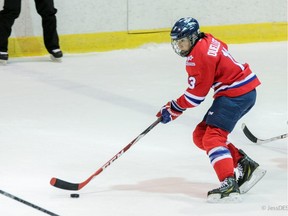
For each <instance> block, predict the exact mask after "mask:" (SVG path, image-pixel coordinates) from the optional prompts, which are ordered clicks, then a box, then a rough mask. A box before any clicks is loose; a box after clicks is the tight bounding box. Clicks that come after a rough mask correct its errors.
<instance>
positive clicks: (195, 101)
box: [184, 91, 205, 107]
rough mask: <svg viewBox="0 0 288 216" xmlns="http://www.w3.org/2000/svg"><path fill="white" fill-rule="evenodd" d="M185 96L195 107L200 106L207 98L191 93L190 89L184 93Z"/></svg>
mask: <svg viewBox="0 0 288 216" xmlns="http://www.w3.org/2000/svg"><path fill="white" fill-rule="evenodd" d="M184 97H185V99H186V101H187V102H188V103H189V104H191V105H192V106H194V107H196V106H198V105H199V104H200V103H201V102H202V101H204V99H205V97H199V96H196V95H193V94H191V93H189V92H188V91H186V92H185V93H184Z"/></svg>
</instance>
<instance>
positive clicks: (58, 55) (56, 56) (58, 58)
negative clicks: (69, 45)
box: [49, 49, 63, 62]
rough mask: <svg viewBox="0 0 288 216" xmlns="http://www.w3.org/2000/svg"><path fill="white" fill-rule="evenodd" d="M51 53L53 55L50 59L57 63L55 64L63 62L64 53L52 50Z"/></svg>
mask: <svg viewBox="0 0 288 216" xmlns="http://www.w3.org/2000/svg"><path fill="white" fill-rule="evenodd" d="M49 53H50V54H51V55H50V58H51V60H52V61H55V62H61V61H62V57H63V53H62V51H61V50H60V49H54V50H51V51H49Z"/></svg>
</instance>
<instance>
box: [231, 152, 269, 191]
mask: <svg viewBox="0 0 288 216" xmlns="http://www.w3.org/2000/svg"><path fill="white" fill-rule="evenodd" d="M239 152H240V154H242V155H243V158H241V159H240V160H239V161H238V166H237V169H238V172H239V177H238V179H237V183H238V186H239V189H240V193H241V194H243V193H246V192H247V191H249V190H250V189H251V188H252V187H253V186H254V185H255V184H256V183H257V182H258V181H260V180H261V179H262V178H263V176H264V175H265V173H266V170H263V169H261V168H260V167H259V164H258V163H256V162H255V161H253V160H252V159H251V158H249V157H248V156H247V155H246V154H245V152H244V151H243V150H241V149H239Z"/></svg>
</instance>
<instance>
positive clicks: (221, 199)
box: [207, 177, 242, 203]
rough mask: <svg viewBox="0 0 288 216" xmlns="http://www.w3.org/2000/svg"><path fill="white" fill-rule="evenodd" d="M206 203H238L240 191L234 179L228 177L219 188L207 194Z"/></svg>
mask: <svg viewBox="0 0 288 216" xmlns="http://www.w3.org/2000/svg"><path fill="white" fill-rule="evenodd" d="M207 201H208V202H210V203H225V202H229V203H231V202H232V203H234V202H235V203H238V202H241V201H242V199H241V197H240V191H239V187H238V184H237V182H236V179H235V178H234V177H228V178H226V179H225V180H224V181H223V182H221V186H220V187H219V188H216V189H214V190H211V191H209V192H208V197H207Z"/></svg>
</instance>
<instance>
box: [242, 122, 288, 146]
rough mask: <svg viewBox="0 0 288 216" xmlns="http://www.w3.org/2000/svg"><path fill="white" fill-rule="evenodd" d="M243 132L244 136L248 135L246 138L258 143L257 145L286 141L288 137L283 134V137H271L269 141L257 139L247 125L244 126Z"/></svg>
mask: <svg viewBox="0 0 288 216" xmlns="http://www.w3.org/2000/svg"><path fill="white" fill-rule="evenodd" d="M242 130H243V132H244V134H245V135H246V137H247V138H248V139H249V140H250V141H252V142H254V143H256V144H264V143H268V142H272V141H274V140H278V139H284V138H286V137H287V136H288V134H287V133H286V134H282V135H279V136H276V137H271V138H268V139H259V138H257V137H256V136H254V135H253V134H252V133H251V131H250V130H249V129H248V127H247V126H246V125H245V123H243V124H242Z"/></svg>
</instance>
